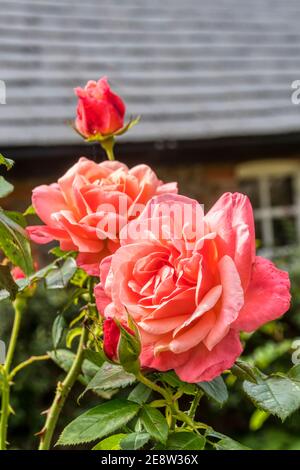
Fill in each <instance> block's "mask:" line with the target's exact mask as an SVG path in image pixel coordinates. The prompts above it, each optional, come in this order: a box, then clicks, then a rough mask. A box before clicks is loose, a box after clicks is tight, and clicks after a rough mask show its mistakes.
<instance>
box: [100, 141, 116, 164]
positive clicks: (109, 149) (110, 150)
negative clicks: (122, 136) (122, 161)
mask: <svg viewBox="0 0 300 470" xmlns="http://www.w3.org/2000/svg"><path fill="white" fill-rule="evenodd" d="M100 144H101V147H102V148H103V149H104V150H105V152H106V155H107V158H108V160H115V155H114V146H115V140H114V138H113V137H110V138H109V139H106V140H102V141H101V142H100Z"/></svg>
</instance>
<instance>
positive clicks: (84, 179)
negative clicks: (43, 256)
mask: <svg viewBox="0 0 300 470" xmlns="http://www.w3.org/2000/svg"><path fill="white" fill-rule="evenodd" d="M170 192H171V193H172V192H177V185H176V183H168V184H163V182H162V181H160V180H159V179H158V178H157V176H156V174H155V173H154V171H153V170H152V169H151V168H150V167H149V166H147V165H143V164H141V165H137V166H135V167H133V168H131V169H128V167H127V166H126V165H124V164H123V163H120V162H118V161H114V162H109V161H104V162H101V163H95V162H94V161H92V160H89V159H87V158H85V157H82V158H80V159H79V161H78V162H77V163H75V165H73V166H72V167H71V168H70V169H69V170H68V171H67V172H66V174H65V175H64V176H62V177H61V178H59V180H58V182H57V183H54V184H51V185H42V186H38V187H37V188H35V189H34V190H33V193H32V204H33V207H34V208H35V211H36V213H37V214H38V215H39V217H40V218H41V220H42V221H43V222H44V224H45V225H37V226H30V227H27V231H28V233H29V236H30V238H31V239H32V240H33V241H35V242H36V243H41V244H45V243H49V242H50V241H52V240H58V241H59V242H60V248H61V249H62V250H65V251H68V250H74V251H78V252H79V256H78V258H77V263H78V266H80V267H82V268H83V269H85V270H86V271H87V273H88V274H90V275H94V276H97V275H98V274H99V263H100V260H101V258H103V257H104V256H106V255H107V254H109V253H112V252H114V251H115V250H116V249H117V248H118V246H119V240H118V236H119V232H120V230H121V228H122V227H123V226H124V225H126V223H127V222H128V220H130V219H132V218H134V217H135V216H137V215H138V213H139V212H138V211H139V210H140V208H141V207H143V206H144V205H145V204H146V203H147V201H149V199H151V197H152V196H154V195H156V194H163V193H170Z"/></svg>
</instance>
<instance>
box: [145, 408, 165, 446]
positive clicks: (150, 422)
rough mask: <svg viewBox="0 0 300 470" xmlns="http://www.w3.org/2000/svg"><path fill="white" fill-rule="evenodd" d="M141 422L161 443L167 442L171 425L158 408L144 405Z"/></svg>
mask: <svg viewBox="0 0 300 470" xmlns="http://www.w3.org/2000/svg"><path fill="white" fill-rule="evenodd" d="M140 419H141V422H142V424H143V426H144V428H145V429H146V431H147V432H148V433H149V434H150V436H151V437H152V438H153V439H154V440H156V441H159V442H161V443H163V444H164V443H165V442H166V440H167V438H168V431H169V427H168V424H167V421H166V418H165V417H164V416H163V415H162V414H161V412H160V411H158V410H157V409H156V408H151V406H149V405H144V407H143V409H142V412H141V415H140Z"/></svg>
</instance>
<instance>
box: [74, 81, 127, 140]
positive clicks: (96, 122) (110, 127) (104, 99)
mask: <svg viewBox="0 0 300 470" xmlns="http://www.w3.org/2000/svg"><path fill="white" fill-rule="evenodd" d="M75 93H76V95H77V96H78V105H77V116H76V121H75V127H76V129H77V130H78V132H80V134H82V135H83V136H84V137H87V138H89V137H94V136H96V135H99V134H100V135H101V136H106V135H110V134H113V133H114V132H116V131H118V130H119V129H121V128H122V127H123V125H124V116H125V104H124V102H123V100H122V99H121V98H120V97H119V96H118V95H116V94H115V93H113V92H112V91H111V89H110V86H109V84H108V82H107V79H106V77H103V78H101V80H98V82H95V81H93V80H90V81H89V82H88V83H87V84H86V86H85V87H84V88H80V87H78V88H75Z"/></svg>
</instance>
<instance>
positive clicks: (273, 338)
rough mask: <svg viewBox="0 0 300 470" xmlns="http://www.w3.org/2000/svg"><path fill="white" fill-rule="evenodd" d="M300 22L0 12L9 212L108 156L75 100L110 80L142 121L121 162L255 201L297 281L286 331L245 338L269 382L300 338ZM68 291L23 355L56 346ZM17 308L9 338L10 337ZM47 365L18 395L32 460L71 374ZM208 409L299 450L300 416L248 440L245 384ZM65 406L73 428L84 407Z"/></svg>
mask: <svg viewBox="0 0 300 470" xmlns="http://www.w3.org/2000/svg"><path fill="white" fill-rule="evenodd" d="M299 15H300V3H299V1H298V0H285V1H284V2H283V1H281V0H247V1H246V0H210V1H209V2H207V1H205V0H185V1H184V2H182V1H179V0H164V1H163V2H162V1H159V0H151V2H150V1H147V0H127V1H126V2H124V1H122V0H109V1H108V0H85V1H84V2H83V1H82V0H6V1H5V0H0V80H1V81H2V82H1V83H2V85H3V86H5V91H6V99H5V102H6V103H5V104H4V103H2V104H0V152H2V153H3V154H4V155H5V156H6V157H9V158H12V159H14V160H15V161H16V165H15V167H14V169H13V170H11V172H10V174H9V175H8V176H9V177H10V180H11V181H12V182H13V183H14V184H15V192H14V193H13V194H12V195H11V196H9V197H8V198H7V199H6V200H5V208H7V209H15V210H24V209H25V208H26V207H27V206H28V205H29V204H30V194H31V190H32V188H33V187H34V186H36V185H38V184H42V183H48V182H53V181H55V180H56V179H57V177H58V176H60V175H61V174H62V173H63V172H64V171H65V170H66V169H67V168H68V167H69V166H70V164H72V163H74V162H75V161H77V159H78V158H79V157H80V156H81V155H86V156H89V157H90V158H93V159H95V160H97V161H101V160H102V159H103V158H104V155H103V153H102V151H101V149H100V146H96V145H88V144H85V143H84V142H83V141H82V139H81V138H80V137H79V136H78V135H77V134H76V133H75V132H74V131H73V129H72V127H71V125H70V123H71V121H72V120H73V119H74V116H75V109H76V98H75V95H74V93H73V88H74V87H75V86H84V85H85V83H86V81H87V80H90V79H94V80H97V79H99V78H100V77H101V76H103V75H106V76H107V77H108V79H109V81H110V84H111V86H112V87H113V89H114V90H115V91H116V92H117V93H118V94H120V95H121V96H123V97H124V99H125V101H126V104H127V112H128V117H130V116H136V115H141V122H140V123H139V125H137V126H136V127H134V128H133V129H132V130H131V131H130V132H128V134H126V136H124V137H122V138H120V140H119V143H118V145H117V148H116V155H117V157H118V158H119V159H120V160H122V161H123V162H125V163H128V165H133V164H137V163H141V162H146V163H149V164H151V166H153V167H154V169H155V170H156V171H157V173H158V175H159V177H160V178H161V179H164V180H166V181H173V180H177V181H178V182H179V188H180V192H181V193H184V194H187V195H189V196H191V197H195V198H197V199H198V200H199V201H200V202H201V203H204V204H205V207H206V209H209V207H211V205H212V204H213V203H214V201H215V200H216V199H217V198H218V197H219V196H220V194H222V193H223V192H224V191H234V190H240V191H242V192H244V193H246V194H248V195H249V196H250V198H251V201H252V204H253V206H254V209H255V220H256V233H257V246H258V249H259V251H260V252H261V253H263V254H264V255H266V256H269V257H272V258H275V259H276V260H278V261H279V262H280V263H281V264H282V265H283V266H285V267H286V268H287V269H289V271H290V273H291V276H292V280H293V290H294V302H293V306H292V309H291V311H290V312H289V314H288V315H287V316H286V317H285V319H284V321H282V322H277V323H276V324H272V325H271V326H270V327H268V328H269V329H268V328H265V329H264V330H262V331H260V332H258V333H257V334H255V335H253V337H251V338H245V340H246V339H247V340H248V342H247V346H246V354H248V355H249V357H250V356H251V357H252V359H251V360H253V361H254V362H255V361H256V362H257V361H258V363H259V364H258V365H259V366H260V367H262V368H265V369H266V370H272V368H273V367H274V369H277V370H278V369H280V367H282V368H283V369H284V368H287V367H290V366H291V365H292V364H291V340H290V339H289V338H292V337H296V336H300V312H299V302H300V288H299V280H300V276H299V272H300V264H299V260H300V256H299V253H298V251H299V249H298V246H299V242H300V104H297V99H295V97H294V100H292V94H293V93H294V92H295V91H297V90H296V88H297V86H299V85H300V82H299V84H298V85H297V83H296V82H295V81H297V80H300V31H299ZM3 86H2V91H3ZM299 96H300V95H299ZM2 98H3V97H2ZM0 101H1V102H3V101H4V100H3V99H2V100H0ZM293 101H294V102H293ZM298 271H299V272H298ZM64 295H65V294H62V293H60V294H57V295H54V296H53V297H49V298H46V297H45V295H44V293H43V292H40V294H39V297H38V299H37V300H35V301H33V302H32V304H31V306H30V309H31V310H30V316H28V318H30V320H28V324H27V325H26V328H25V330H24V334H25V336H24V338H25V339H24V342H23V344H22V347H21V350H20V351H19V354H20V356H21V357H22V358H24V355H25V356H26V357H27V356H28V355H30V354H40V353H43V352H44V351H45V348H51V344H50V343H51V339H50V338H49V328H51V324H52V322H53V318H54V316H55V314H56V312H57V309H58V308H59V306H60V303H61V304H63V302H65V301H66V299H65V298H64ZM5 312H6V313H5ZM5 312H4V313H5V314H3V316H2V318H1V325H0V336H1V335H2V336H3V335H4V336H5V334H7V333H8V331H9V328H10V321H11V318H10V314H9V309H8V310H7V311H6V310H5ZM2 330H3V331H2ZM283 344H284V346H283ZM263 348H265V349H263ZM257 350H258V353H257ZM257 354H258V357H259V358H260V359H257ZM253 357H254V359H253ZM48 369H49V370H48V372H47V373H45V367H44V366H38V365H36V366H34V368H32V369H31V370H30V371H28V372H26V373H24V380H23V383H22V382H21V384H20V385H19V386H18V387H19V388H20V389H22V390H23V391H24V392H22V394H20V393H19V394H18V390H15V394H14V395H15V400H19V401H22V404H21V406H22V407H23V415H20V414H19V415H17V416H16V417H15V418H12V424H13V426H14V433H15V436H17V441H18V445H19V446H20V447H22V448H28V447H29V446H31V445H33V442H34V441H33V438H32V437H31V436H32V434H33V432H36V431H37V430H38V426H39V425H41V423H42V418H41V417H40V415H39V413H40V411H41V409H43V406H45V407H46V406H47V403H49V400H50V399H51V396H52V395H51V393H50V392H49V390H51V387H52V386H54V383H55V380H56V378H57V375H58V373H59V372H58V370H57V369H56V368H55V366H52V365H49V367H48ZM42 373H43V374H44V375H43V376H42V375H41V374H42ZM231 385H232V387H235V385H234V384H231ZM41 392H42V397H43V398H42V400H41V399H40V394H41ZM38 400H40V401H38ZM206 405H207V406H206V407H204V408H205V409H204V410H203V413H204V415H206V414H207V416H208V418H207V419H208V420H209V419H211V423H212V424H213V425H215V427H216V429H217V430H219V431H224V432H225V431H226V433H227V434H229V435H231V436H232V437H235V436H236V437H238V438H239V440H240V441H243V442H244V443H246V444H248V445H250V446H253V447H255V448H260V447H261V448H299V449H300V420H299V415H294V416H293V417H292V418H291V419H289V420H288V421H287V423H286V424H285V425H284V426H279V422H278V421H276V420H275V419H273V418H272V419H268V420H267V421H266V423H265V424H264V425H262V424H261V425H260V426H258V427H257V422H256V428H257V431H255V432H252V433H251V435H250V434H249V427H250V428H251V426H252V429H254V428H255V423H254V424H253V422H252V421H253V420H254V421H255V416H254V418H253V417H252V421H251V416H252V413H253V408H252V407H251V405H250V404H247V405H246V401H245V400H244V399H243V397H242V394H241V392H240V390H239V389H238V388H237V389H236V391H235V392H234V393H232V397H231V401H230V403H229V404H228V405H227V407H225V408H224V410H222V411H220V410H215V408H214V405H211V404H209V403H207V404H206ZM68 406H69V407H70V406H71V408H70V410H68V413H69V419H71V417H72V416H73V415H74V413H75V414H76V413H77V412H78V410H77V408H76V407H77V405H76V404H74V405H73V407H72V405H70V404H69V405H68ZM18 408H19V407H18ZM26 410H27V411H26ZM201 412H202V411H201ZM69 419H67V421H68V420H69ZM251 423H252V424H251Z"/></svg>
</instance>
